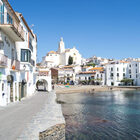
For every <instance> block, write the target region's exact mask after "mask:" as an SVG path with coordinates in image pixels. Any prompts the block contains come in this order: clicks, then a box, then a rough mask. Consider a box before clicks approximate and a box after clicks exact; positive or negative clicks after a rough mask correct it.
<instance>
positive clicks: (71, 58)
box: [68, 56, 73, 65]
mask: <svg viewBox="0 0 140 140" xmlns="http://www.w3.org/2000/svg"><path fill="white" fill-rule="evenodd" d="M68 64H69V65H72V64H73V57H71V56H69V60H68Z"/></svg>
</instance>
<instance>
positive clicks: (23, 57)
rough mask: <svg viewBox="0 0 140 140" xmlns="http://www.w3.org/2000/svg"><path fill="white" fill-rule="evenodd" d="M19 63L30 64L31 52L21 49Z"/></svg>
mask: <svg viewBox="0 0 140 140" xmlns="http://www.w3.org/2000/svg"><path fill="white" fill-rule="evenodd" d="M21 62H31V52H30V51H29V50H27V49H21Z"/></svg>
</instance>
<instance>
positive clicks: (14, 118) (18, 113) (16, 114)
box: [0, 92, 64, 140]
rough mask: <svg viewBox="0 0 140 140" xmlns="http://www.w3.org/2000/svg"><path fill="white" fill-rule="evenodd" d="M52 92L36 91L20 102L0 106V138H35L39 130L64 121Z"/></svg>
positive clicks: (0, 139)
mask: <svg viewBox="0 0 140 140" xmlns="http://www.w3.org/2000/svg"><path fill="white" fill-rule="evenodd" d="M55 99H56V95H55V93H54V92H51V93H45V92H38V93H37V94H35V95H34V96H32V97H29V98H27V99H24V100H22V101H21V102H17V103H15V104H14V103H13V104H10V105H9V106H8V107H1V108H0V140H16V139H21V140H23V139H24V140H29V139H30V140H32V139H33V140H35V139H38V138H39V137H38V136H39V132H41V131H44V130H46V129H47V128H49V127H51V126H53V125H55V124H59V123H63V122H64V118H63V116H62V112H61V106H60V105H58V104H56V102H55Z"/></svg>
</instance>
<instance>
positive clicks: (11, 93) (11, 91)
mask: <svg viewBox="0 0 140 140" xmlns="http://www.w3.org/2000/svg"><path fill="white" fill-rule="evenodd" d="M10 101H11V102H13V82H11V83H10Z"/></svg>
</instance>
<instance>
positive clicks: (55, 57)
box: [41, 38, 82, 68]
mask: <svg viewBox="0 0 140 140" xmlns="http://www.w3.org/2000/svg"><path fill="white" fill-rule="evenodd" d="M69 57H72V58H73V64H74V65H81V64H82V57H81V54H80V53H79V51H78V50H77V49H76V48H75V47H73V48H72V49H65V43H64V42H63V38H61V40H60V42H59V46H58V51H57V52H55V51H50V52H49V53H48V54H47V55H46V56H45V57H43V60H42V62H41V65H42V66H47V67H49V68H52V67H58V66H59V65H63V66H66V65H68V63H69Z"/></svg>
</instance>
